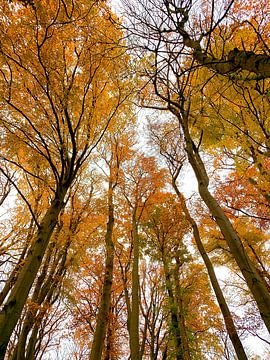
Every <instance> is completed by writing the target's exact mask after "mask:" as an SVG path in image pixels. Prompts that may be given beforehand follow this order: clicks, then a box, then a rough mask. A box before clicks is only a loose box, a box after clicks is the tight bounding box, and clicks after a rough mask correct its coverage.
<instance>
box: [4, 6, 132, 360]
mask: <svg viewBox="0 0 270 360" xmlns="http://www.w3.org/2000/svg"><path fill="white" fill-rule="evenodd" d="M107 11H109V10H108V9H107V7H106V4H105V3H103V4H102V3H96V2H85V3H84V2H75V3H74V2H69V1H67V2H64V1H57V2H55V1H51V2H49V3H48V2H46V3H45V2H40V3H39V6H37V7H34V8H32V7H24V6H18V7H17V6H15V5H14V6H13V5H8V4H7V3H6V1H2V2H1V55H0V62H1V69H2V70H1V80H0V81H1V95H0V96H1V105H2V109H1V136H2V138H3V146H4V151H3V153H2V159H3V160H4V161H5V163H6V164H7V167H9V168H15V169H16V171H17V176H19V175H20V178H21V179H22V177H23V176H24V177H26V178H27V180H28V181H29V184H30V185H31V187H32V189H34V188H35V187H36V186H37V184H38V183H40V184H43V185H45V188H46V193H44V194H43V196H44V197H46V198H47V203H48V207H47V208H45V209H43V210H42V211H41V213H40V215H39V217H38V218H36V217H35V213H34V212H33V209H32V204H31V202H29V201H28V200H27V196H26V194H24V193H23V191H21V190H20V185H19V183H18V184H16V182H15V181H12V184H13V185H14V186H15V187H16V189H17V191H18V192H19V194H20V196H21V197H22V198H23V199H24V200H25V201H26V203H27V205H28V208H29V210H30V213H31V215H32V217H33V219H34V222H35V235H34V237H33V239H32V241H31V245H30V247H29V250H28V251H27V254H26V256H25V257H24V261H23V265H22V266H21V267H20V268H19V272H18V273H17V274H16V281H14V282H13V284H12V285H13V286H12V289H10V293H9V296H8V298H7V299H6V302H5V305H4V307H3V309H2V311H1V314H0V334H1V336H0V338H1V342H0V349H1V350H0V354H1V355H0V358H3V357H4V353H5V349H6V346H7V343H8V341H9V338H10V336H11V333H12V331H13V329H14V327H15V325H16V323H17V321H18V318H19V316H20V314H21V312H22V309H23V306H24V304H25V301H26V299H27V296H28V293H29V291H30V288H31V286H32V284H33V282H34V280H35V277H36V275H37V272H38V270H39V267H40V265H41V262H42V259H43V257H44V254H45V252H46V249H47V247H48V243H49V241H50V238H51V236H52V233H53V231H54V228H55V225H56V223H57V219H58V216H59V214H60V212H61V210H62V209H63V208H64V206H65V204H66V196H67V193H68V191H69V189H70V188H71V186H72V183H73V182H74V179H75V178H76V176H78V174H79V173H80V171H82V170H83V168H86V165H87V164H86V160H87V159H89V157H90V155H91V154H92V152H93V151H94V149H95V148H96V147H97V146H98V144H99V143H100V141H101V140H102V137H103V135H104V134H105V132H106V131H108V130H110V129H111V128H112V126H113V120H112V119H113V118H115V115H116V114H117V113H118V112H119V111H120V107H121V104H122V103H123V101H124V100H125V99H126V98H127V96H129V94H130V91H131V88H130V87H129V86H128V79H127V78H125V76H124V74H125V73H126V59H125V61H123V62H121V61H120V59H121V56H122V54H123V53H122V50H120V48H119V47H117V46H116V45H115V44H117V43H118V42H119V39H120V38H121V33H120V32H119V30H117V29H116V27H115V26H114V25H113V23H112V22H111V21H110V18H108V17H107V15H106V14H107V13H108V12H107ZM101 28H102V29H104V32H101V31H100V29H101ZM120 74H121V76H122V79H123V78H124V80H123V81H122V82H121V79H120ZM125 85H127V86H125ZM78 99H79V101H78ZM108 103H109V104H110V106H108V105H106V106H104V104H108ZM10 144H11V146H10ZM1 172H2V173H3V174H5V176H6V177H7V178H8V179H9V180H11V178H10V177H9V174H8V173H7V172H6V171H5V167H2V168H1Z"/></svg>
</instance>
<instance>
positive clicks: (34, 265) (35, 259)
mask: <svg viewBox="0 0 270 360" xmlns="http://www.w3.org/2000/svg"><path fill="white" fill-rule="evenodd" d="M66 192H67V188H62V189H60V190H59V191H58V193H57V194H56V196H55V198H54V200H53V201H52V204H51V206H50V208H49V209H48V210H47V212H46V214H45V215H44V217H43V219H42V221H41V223H40V225H39V229H38V231H37V235H36V239H35V241H33V245H32V246H31V247H30V249H29V251H28V254H27V256H26V258H25V261H24V264H23V266H22V267H21V269H20V272H19V274H18V278H17V281H16V283H15V285H14V286H13V289H12V291H11V292H10V295H9V297H8V299H7V301H6V304H5V306H4V308H3V310H2V311H1V313H0V339H1V340H0V359H1V360H3V359H4V356H5V352H6V348H7V345H8V342H9V339H10V336H11V334H12V332H13V330H14V328H15V326H16V324H17V322H18V319H19V317H20V315H21V312H22V310H23V307H24V305H25V302H26V299H27V296H28V294H29V291H30V289H31V286H32V284H33V282H34V280H35V278H36V275H37V273H38V270H39V268H40V265H41V262H42V259H43V257H44V254H45V251H46V248H47V246H48V243H49V240H50V238H51V235H52V233H53V230H54V227H55V225H56V223H57V219H58V215H59V213H60V211H61V210H62V209H63V207H64V197H65V195H66Z"/></svg>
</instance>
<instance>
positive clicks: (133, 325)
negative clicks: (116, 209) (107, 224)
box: [129, 207, 140, 360]
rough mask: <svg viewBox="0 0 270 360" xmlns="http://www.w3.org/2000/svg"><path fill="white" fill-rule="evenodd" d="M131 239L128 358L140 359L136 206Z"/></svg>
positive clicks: (132, 359)
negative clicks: (130, 299) (130, 300)
mask: <svg viewBox="0 0 270 360" xmlns="http://www.w3.org/2000/svg"><path fill="white" fill-rule="evenodd" d="M132 240H133V261H132V294H131V298H132V302H131V317H130V332H129V337H130V340H129V341H130V358H131V360H139V359H140V344H139V309H140V293H139V288H140V281H139V235H138V226H137V219H136V207H135V208H134V209H133V214H132Z"/></svg>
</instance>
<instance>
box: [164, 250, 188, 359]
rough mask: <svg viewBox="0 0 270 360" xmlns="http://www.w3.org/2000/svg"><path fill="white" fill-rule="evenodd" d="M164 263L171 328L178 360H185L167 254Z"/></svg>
mask: <svg viewBox="0 0 270 360" xmlns="http://www.w3.org/2000/svg"><path fill="white" fill-rule="evenodd" d="M162 262H163V267H164V273H165V279H166V290H167V293H168V297H169V311H170V315H171V326H172V332H173V338H174V344H175V352H176V356H175V358H176V360H184V357H183V344H182V334H181V333H180V327H179V321H178V314H177V304H176V302H175V298H174V294H173V285H172V279H171V273H170V269H169V267H168V263H167V260H166V259H165V254H164V253H162Z"/></svg>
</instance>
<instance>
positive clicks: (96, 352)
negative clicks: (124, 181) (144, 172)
mask: <svg viewBox="0 0 270 360" xmlns="http://www.w3.org/2000/svg"><path fill="white" fill-rule="evenodd" d="M113 216H114V206H113V186H112V181H111V180H110V181H109V190H108V222H107V231H106V235H105V243H106V261H105V275H104V281H103V289H102V295H101V300H100V306H99V312H98V317H97V325H96V329H95V333H94V340H93V345H92V349H91V353H90V360H100V359H101V357H102V350H103V347H104V341H105V336H106V329H107V325H108V320H109V311H110V303H111V292H112V281H113V263H114V244H113V226H114V217H113Z"/></svg>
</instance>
